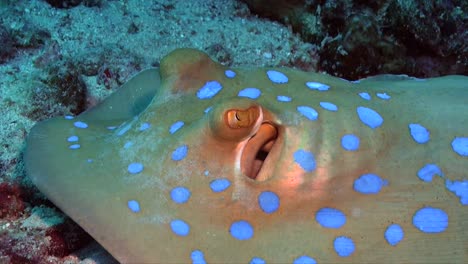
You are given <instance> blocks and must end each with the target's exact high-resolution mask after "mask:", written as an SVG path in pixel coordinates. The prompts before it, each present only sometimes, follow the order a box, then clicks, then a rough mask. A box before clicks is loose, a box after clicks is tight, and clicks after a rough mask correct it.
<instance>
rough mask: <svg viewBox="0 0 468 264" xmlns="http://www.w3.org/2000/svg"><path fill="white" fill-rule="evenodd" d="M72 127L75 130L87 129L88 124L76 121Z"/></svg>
mask: <svg viewBox="0 0 468 264" xmlns="http://www.w3.org/2000/svg"><path fill="white" fill-rule="evenodd" d="M73 125H74V126H75V127H77V128H87V127H88V124H86V123H85V122H81V121H76V122H75V123H73Z"/></svg>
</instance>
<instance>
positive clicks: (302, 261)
mask: <svg viewBox="0 0 468 264" xmlns="http://www.w3.org/2000/svg"><path fill="white" fill-rule="evenodd" d="M316 263H317V261H315V259H313V258H311V257H309V256H300V257H298V258H296V259H294V260H293V264H316Z"/></svg>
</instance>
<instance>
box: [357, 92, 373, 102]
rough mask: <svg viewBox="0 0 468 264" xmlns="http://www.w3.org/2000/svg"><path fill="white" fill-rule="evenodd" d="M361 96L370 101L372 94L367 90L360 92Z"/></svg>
mask: <svg viewBox="0 0 468 264" xmlns="http://www.w3.org/2000/svg"><path fill="white" fill-rule="evenodd" d="M359 96H360V97H361V98H362V99H364V100H367V101H369V100H370V99H371V96H370V94H368V93H366V92H362V93H359Z"/></svg>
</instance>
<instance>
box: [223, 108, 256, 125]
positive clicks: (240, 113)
mask: <svg viewBox="0 0 468 264" xmlns="http://www.w3.org/2000/svg"><path fill="white" fill-rule="evenodd" d="M259 112H260V109H259V108H258V107H250V108H248V109H247V110H240V109H231V110H228V111H227V112H226V123H227V125H228V126H229V127H230V128H234V129H236V128H246V127H250V126H252V125H255V122H257V119H258V117H259V115H260V113H259Z"/></svg>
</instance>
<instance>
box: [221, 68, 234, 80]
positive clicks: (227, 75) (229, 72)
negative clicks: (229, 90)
mask: <svg viewBox="0 0 468 264" xmlns="http://www.w3.org/2000/svg"><path fill="white" fill-rule="evenodd" d="M224 75H226V77H228V78H229V79H232V78H234V77H236V72H235V71H233V70H226V71H224Z"/></svg>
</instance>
